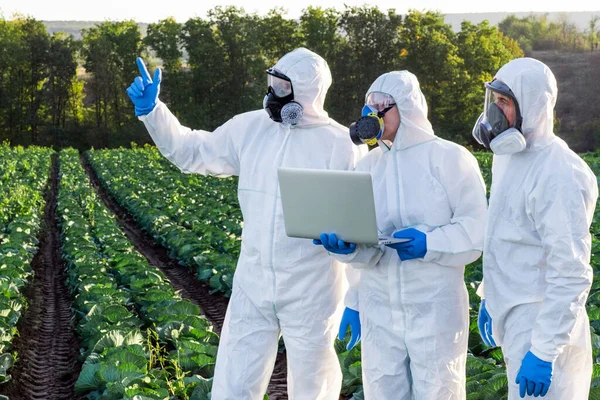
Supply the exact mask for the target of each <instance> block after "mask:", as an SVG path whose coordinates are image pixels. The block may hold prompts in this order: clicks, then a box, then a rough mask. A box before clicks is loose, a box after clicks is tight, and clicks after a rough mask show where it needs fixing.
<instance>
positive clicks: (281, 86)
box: [267, 68, 294, 97]
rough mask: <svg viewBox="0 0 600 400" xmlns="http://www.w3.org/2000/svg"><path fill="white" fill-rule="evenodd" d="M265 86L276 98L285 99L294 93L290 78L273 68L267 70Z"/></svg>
mask: <svg viewBox="0 0 600 400" xmlns="http://www.w3.org/2000/svg"><path fill="white" fill-rule="evenodd" d="M267 85H268V86H269V87H270V88H272V89H273V93H274V94H275V96H277V97H286V96H289V95H291V94H293V93H294V88H293V87H292V81H291V80H290V78H288V77H287V76H286V75H285V74H283V73H281V72H280V71H278V70H276V69H275V68H269V69H268V70H267Z"/></svg>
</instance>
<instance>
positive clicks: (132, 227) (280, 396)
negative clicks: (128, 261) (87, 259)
mask: <svg viewBox="0 0 600 400" xmlns="http://www.w3.org/2000/svg"><path fill="white" fill-rule="evenodd" d="M81 163H82V164H83V167H84V168H85V170H86V172H87V173H88V175H89V177H90V181H91V182H92V185H93V187H94V189H96V192H97V193H98V195H99V196H100V198H101V199H102V201H103V202H104V204H105V205H106V206H107V207H108V208H109V209H110V210H111V211H112V212H113V214H115V216H116V217H117V219H118V221H119V223H120V225H121V228H122V229H123V231H124V232H125V234H126V235H127V237H128V238H129V240H130V241H131V243H133V245H134V246H135V248H136V249H137V251H139V252H140V253H141V254H142V255H144V257H146V259H147V260H148V262H149V263H150V264H152V265H154V266H156V267H157V268H159V269H160V270H161V271H162V272H163V273H164V274H165V276H166V277H167V278H168V279H169V281H170V282H171V284H172V285H173V287H174V288H175V289H176V290H181V295H182V296H183V297H184V298H187V299H189V300H190V301H192V302H193V303H194V304H196V305H198V306H199V307H200V308H201V309H202V312H203V313H204V315H205V316H206V317H207V318H208V319H209V320H210V322H212V324H213V326H214V328H215V332H217V333H218V334H220V333H221V329H222V328H223V321H224V319H225V312H226V311H227V304H228V302H229V299H228V298H226V297H224V296H222V295H220V294H216V293H215V294H210V293H209V292H210V287H209V286H208V285H207V284H205V283H203V282H200V281H199V280H197V279H196V277H195V276H194V274H193V273H192V272H191V271H190V270H189V269H188V268H186V267H184V266H182V265H179V264H178V263H177V261H176V260H174V259H172V258H171V257H169V251H168V250H167V249H166V248H165V247H163V246H161V245H160V244H159V243H157V242H156V241H155V240H154V238H152V237H151V236H150V235H148V234H146V233H145V232H144V231H142V229H141V228H140V227H139V226H138V224H137V222H136V221H135V219H134V218H133V216H132V215H131V214H129V213H128V212H127V211H126V210H125V209H124V208H123V207H121V205H119V203H118V202H117V201H116V200H115V199H114V198H113V197H112V196H111V195H110V193H109V192H108V191H107V190H106V188H104V187H103V186H102V184H101V183H100V180H99V179H98V176H97V175H96V173H95V171H94V169H93V168H92V166H91V164H90V163H89V161H88V160H87V158H86V157H85V156H84V155H83V154H82V155H81ZM267 393H268V394H269V400H287V399H288V396H287V366H286V358H285V353H278V355H277V360H276V362H275V369H274V371H273V375H272V377H271V381H270V383H269V387H268V390H267Z"/></svg>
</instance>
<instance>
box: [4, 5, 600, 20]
mask: <svg viewBox="0 0 600 400" xmlns="http://www.w3.org/2000/svg"><path fill="white" fill-rule="evenodd" d="M344 4H348V5H352V6H358V5H364V4H368V5H376V6H377V7H379V8H380V9H381V10H386V9H388V8H395V9H396V12H397V13H399V14H405V13H406V12H407V11H408V10H409V9H417V10H438V11H441V12H442V13H444V14H451V13H468V12H499V11H501V12H505V11H508V12H522V11H525V12H527V11H541V12H544V11H547V12H551V11H598V12H600V1H598V0H594V1H590V0H570V1H548V0H527V1H524V0H501V1H497V0H496V1H482V0H458V1H457V0H454V1H452V0H410V1H398V0H378V1H376V2H374V1H372V2H365V1H359V0H341V1H340V0H337V1H335V0H293V1H279V2H276V1H273V0H269V1H258V0H246V1H242V0H226V1H216V0H191V1H190V0H143V1H139V0H138V1H132V0H99V1H90V0H84V1H81V0H54V1H52V0H0V12H1V13H2V15H3V16H4V17H5V18H11V17H12V16H13V14H14V13H20V14H23V15H26V16H32V17H34V18H36V19H38V20H44V21H54V20H86V21H90V20H91V21H104V20H125V19H133V20H135V21H136V22H157V21H159V20H161V19H164V18H167V17H175V19H176V20H177V21H179V22H185V21H187V20H188V19H189V18H192V17H205V16H206V12H207V10H210V9H212V8H214V7H215V6H217V5H222V6H225V5H235V6H238V7H243V8H244V9H245V10H246V11H247V12H254V11H256V12H257V13H259V14H264V13H266V12H267V11H268V10H270V9H272V8H273V7H276V6H283V7H284V8H285V9H286V10H287V15H288V17H291V18H296V17H298V16H299V15H300V14H301V12H302V9H304V8H306V7H307V6H310V5H319V6H321V7H324V8H326V7H333V8H337V9H340V10H342V9H343V8H344V6H343V5H344Z"/></svg>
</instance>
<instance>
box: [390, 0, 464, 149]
mask: <svg viewBox="0 0 600 400" xmlns="http://www.w3.org/2000/svg"><path fill="white" fill-rule="evenodd" d="M400 37H401V41H402V47H403V48H402V51H401V58H402V61H403V65H404V66H405V67H406V69H408V70H409V71H411V72H412V73H414V74H415V75H416V76H417V78H418V79H419V83H420V84H421V90H422V91H423V94H424V95H425V98H426V99H427V104H428V107H429V120H430V121H431V123H432V125H433V127H434V128H435V130H436V133H437V134H438V135H439V136H442V137H446V138H455V137H457V136H461V134H460V131H458V129H460V128H458V127H457V126H456V121H455V115H454V114H455V113H456V111H457V110H456V103H457V89H458V87H459V82H460V78H461V71H462V70H463V68H464V67H463V59H462V58H461V57H460V55H459V50H458V47H457V45H456V44H455V43H456V34H455V33H454V32H453V31H452V28H451V26H450V25H448V24H446V23H444V17H443V16H442V15H441V14H440V13H438V12H431V11H428V12H420V11H414V10H411V11H410V12H409V13H408V15H407V16H406V17H405V19H404V24H403V25H402V29H401V32H400Z"/></svg>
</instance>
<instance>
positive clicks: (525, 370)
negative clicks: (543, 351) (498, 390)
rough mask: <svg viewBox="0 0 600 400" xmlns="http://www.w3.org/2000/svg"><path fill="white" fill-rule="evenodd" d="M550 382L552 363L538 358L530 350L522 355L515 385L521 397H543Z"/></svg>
mask: <svg viewBox="0 0 600 400" xmlns="http://www.w3.org/2000/svg"><path fill="white" fill-rule="evenodd" d="M551 383H552V363H551V362H548V361H543V360H540V359H539V358H537V357H536V356H535V354H533V353H532V352H531V351H528V352H527V354H525V357H523V362H522V363H521V369H519V373H518V374H517V385H519V394H520V395H521V398H524V397H525V393H526V392H527V394H528V395H529V396H534V397H538V396H541V397H544V396H545V395H546V393H548V389H549V388H550V384H551Z"/></svg>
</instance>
